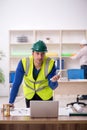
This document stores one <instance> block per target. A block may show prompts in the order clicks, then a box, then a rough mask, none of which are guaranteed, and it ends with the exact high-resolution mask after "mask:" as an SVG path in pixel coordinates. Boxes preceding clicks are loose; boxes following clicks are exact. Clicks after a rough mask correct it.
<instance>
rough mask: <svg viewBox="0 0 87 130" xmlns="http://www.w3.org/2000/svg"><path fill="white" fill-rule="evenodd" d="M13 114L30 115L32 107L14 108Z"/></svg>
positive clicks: (11, 112)
mask: <svg viewBox="0 0 87 130" xmlns="http://www.w3.org/2000/svg"><path fill="white" fill-rule="evenodd" d="M10 115H11V116H30V108H14V109H13V110H11V111H10Z"/></svg>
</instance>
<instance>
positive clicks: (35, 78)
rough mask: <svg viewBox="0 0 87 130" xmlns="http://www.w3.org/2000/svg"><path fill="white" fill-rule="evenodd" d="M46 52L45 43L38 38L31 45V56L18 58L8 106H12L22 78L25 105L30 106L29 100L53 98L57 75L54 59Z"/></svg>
mask: <svg viewBox="0 0 87 130" xmlns="http://www.w3.org/2000/svg"><path fill="white" fill-rule="evenodd" d="M46 52H47V46H46V44H45V43H44V42H43V41H41V40H39V41H37V42H36V43H34V44H33V46H32V56H30V57H27V58H26V57H25V58H23V59H22V60H20V62H19V64H18V66H17V69H16V74H15V79H14V83H13V86H12V88H11V92H10V98H9V104H10V106H12V107H13V106H14V102H15V98H16V96H17V94H18V90H19V87H20V85H21V83H22V80H24V81H23V92H24V97H25V102H26V107H30V100H52V99H53V90H54V89H55V88H56V87H57V86H58V82H57V80H58V79H59V76H58V75H56V66H55V61H54V60H53V59H51V58H49V57H46V55H45V53H46ZM50 79H52V80H50Z"/></svg>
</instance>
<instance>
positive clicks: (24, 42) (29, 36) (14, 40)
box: [9, 30, 87, 82]
mask: <svg viewBox="0 0 87 130" xmlns="http://www.w3.org/2000/svg"><path fill="white" fill-rule="evenodd" d="M84 38H87V30H10V32H9V39H10V40H9V50H10V56H9V58H10V69H9V71H15V69H16V66H17V63H18V61H19V60H20V59H21V58H22V57H25V56H26V57H27V56H29V55H31V53H32V52H31V47H32V44H33V43H34V42H36V41H38V40H43V41H44V42H45V43H46V45H47V48H48V53H47V56H50V57H52V58H54V59H55V60H57V61H58V62H60V66H59V70H61V71H62V73H61V78H64V79H67V69H70V68H79V67H80V66H79V62H78V61H72V60H71V59H70V58H69V57H70V56H71V55H72V54H74V53H76V52H77V51H78V50H79V49H80V46H79V43H80V41H81V40H82V39H84ZM62 82H63V81H62ZM75 82H76V81H75Z"/></svg>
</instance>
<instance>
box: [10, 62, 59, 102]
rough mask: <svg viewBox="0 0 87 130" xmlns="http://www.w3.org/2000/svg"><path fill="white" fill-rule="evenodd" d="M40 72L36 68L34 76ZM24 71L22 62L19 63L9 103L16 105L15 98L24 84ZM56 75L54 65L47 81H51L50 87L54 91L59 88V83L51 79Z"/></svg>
mask: <svg viewBox="0 0 87 130" xmlns="http://www.w3.org/2000/svg"><path fill="white" fill-rule="evenodd" d="M39 71H40V70H37V69H35V68H34V74H36V75H38V73H39ZM24 74H25V72H24V69H23V65H22V61H20V62H19V64H18V66H17V69H16V72H15V79H14V82H13V85H12V88H11V92H10V98H9V103H11V104H12V103H14V101H15V98H16V96H17V94H18V90H19V88H20V85H21V83H22V80H23V77H24ZM55 74H56V66H55V64H54V66H53V68H52V71H51V72H50V74H48V75H47V79H48V81H49V86H50V87H51V88H52V89H53V90H54V89H55V88H56V87H57V86H58V82H57V81H56V82H52V81H51V80H50V78H52V77H53V76H54V75H55Z"/></svg>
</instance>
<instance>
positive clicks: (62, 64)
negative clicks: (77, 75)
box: [56, 59, 64, 70]
mask: <svg viewBox="0 0 87 130" xmlns="http://www.w3.org/2000/svg"><path fill="white" fill-rule="evenodd" d="M56 63H57V65H56V67H57V69H58V70H59V69H60V59H58V60H56ZM61 69H64V59H61Z"/></svg>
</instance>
